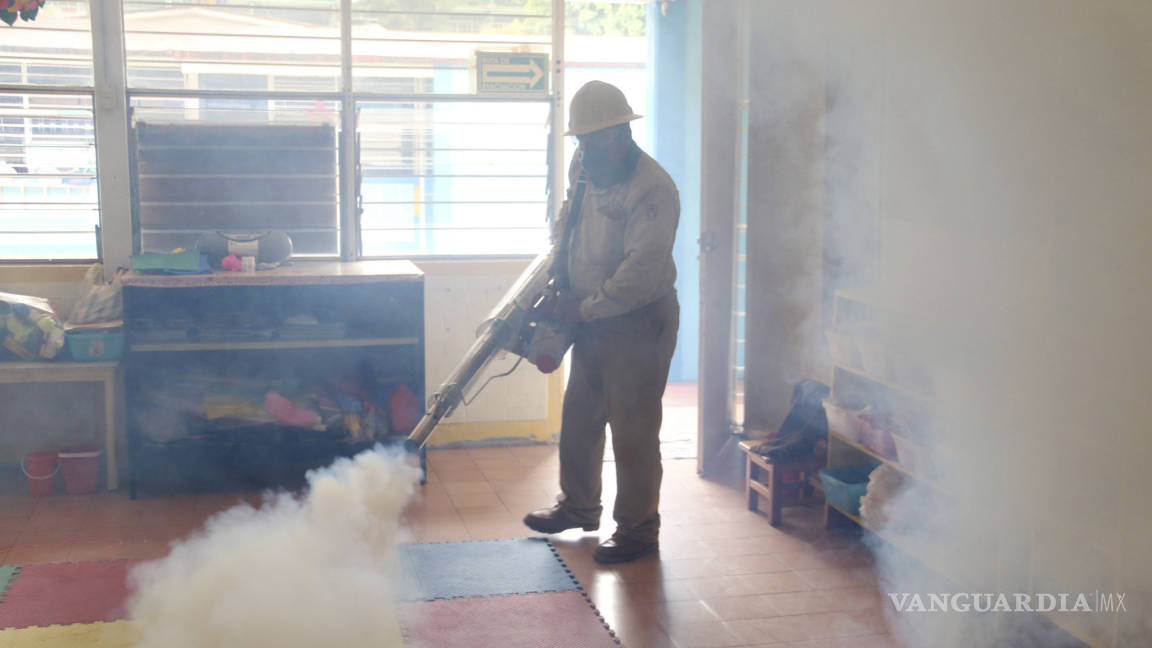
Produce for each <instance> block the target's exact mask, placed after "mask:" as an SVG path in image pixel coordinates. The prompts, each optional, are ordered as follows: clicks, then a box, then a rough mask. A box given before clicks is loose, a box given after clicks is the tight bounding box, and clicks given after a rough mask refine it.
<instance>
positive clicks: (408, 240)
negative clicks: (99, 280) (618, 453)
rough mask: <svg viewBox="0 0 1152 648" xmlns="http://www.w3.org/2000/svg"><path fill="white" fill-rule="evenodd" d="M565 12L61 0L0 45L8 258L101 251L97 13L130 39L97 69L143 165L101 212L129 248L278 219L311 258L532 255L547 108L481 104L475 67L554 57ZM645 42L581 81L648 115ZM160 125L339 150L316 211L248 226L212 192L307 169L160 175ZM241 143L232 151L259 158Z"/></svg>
mask: <svg viewBox="0 0 1152 648" xmlns="http://www.w3.org/2000/svg"><path fill="white" fill-rule="evenodd" d="M583 4H586V3H573V5H572V6H571V7H569V11H568V15H569V17H571V16H573V14H574V11H576V13H578V14H580V15H581V16H583V15H585V14H586V13H587V12H586V11H585V9H584V8H582V5H583ZM552 5H553V0H435V1H433V0H351V10H350V12H349V13H348V14H347V15H344V14H342V12H341V6H342V2H341V0H227V1H224V0H123V2H122V8H123V13H122V15H120V16H116V15H112V16H109V15H106V14H107V13H108V12H111V11H114V10H113V9H107V8H104V7H105V5H103V4H102V3H91V5H90V4H89V3H88V2H86V1H83V0H56V2H54V3H52V4H51V6H50V8H49V10H47V11H46V12H43V13H42V14H41V15H40V17H39V19H38V20H37V21H36V22H33V23H21V24H20V25H19V26H18V27H17V28H15V29H11V30H5V34H4V38H3V39H0V54H2V55H3V56H0V194H2V196H3V201H2V203H0V234H3V236H2V237H0V238H2V240H0V258H3V259H15V258H29V259H91V258H94V257H95V256H96V252H97V251H96V243H97V233H96V231H95V228H96V225H97V223H98V222H99V213H98V202H97V192H96V156H95V143H94V142H95V135H94V130H95V128H94V126H95V119H94V118H95V115H96V113H95V112H94V110H93V108H94V99H95V98H96V97H97V96H99V97H100V100H101V102H100V103H99V104H98V105H99V106H100V107H101V112H100V113H99V116H100V119H101V120H104V119H109V120H111V122H117V121H118V120H119V119H120V117H119V116H118V115H115V114H113V115H111V116H109V114H108V113H109V111H106V110H104V106H105V105H106V104H105V99H107V100H108V101H107V105H115V104H117V103H119V102H118V101H116V100H117V97H114V96H109V97H105V95H103V94H98V93H96V92H95V91H94V88H93V86H94V81H93V77H94V74H93V73H94V70H93V58H92V52H91V51H90V47H89V43H91V24H92V17H91V16H89V8H90V7H91V8H92V9H93V10H96V9H97V8H100V9H99V11H100V12H101V13H100V14H99V15H98V16H96V18H97V21H96V22H97V23H100V24H105V25H109V26H110V27H111V28H113V29H115V28H119V27H120V26H121V25H122V27H123V30H124V31H123V42H124V48H123V50H122V51H121V50H119V48H115V49H116V51H113V48H107V49H104V50H101V53H102V54H104V55H106V56H107V58H108V65H104V60H103V58H102V59H101V66H102V67H101V68H100V70H99V71H103V70H113V71H114V70H118V69H120V66H121V65H122V66H123V69H124V71H125V76H124V82H125V90H126V101H125V102H124V104H125V105H126V107H127V114H124V115H123V119H124V120H126V121H128V122H129V123H130V124H132V126H133V129H132V130H130V133H129V142H127V145H128V146H127V148H125V147H124V143H117V145H118V150H113V149H107V150H105V156H106V157H111V158H112V162H110V163H113V164H116V163H118V162H119V161H120V160H122V162H123V164H124V165H125V167H131V169H132V171H133V175H132V176H131V177H132V182H133V186H132V188H131V195H132V197H133V200H132V210H131V214H130V215H129V214H128V213H123V214H121V213H115V214H110V215H105V217H106V218H112V219H114V221H112V222H114V223H115V224H116V227H115V229H116V230H117V231H129V229H130V231H131V232H132V234H131V236H132V250H133V251H139V250H153V251H158V250H165V249H171V248H172V247H177V246H187V245H190V244H193V243H194V241H195V238H196V237H197V236H198V235H199V234H200V233H202V232H203V231H210V230H215V229H230V230H234V231H240V230H244V229H253V228H259V229H270V228H275V229H282V230H284V231H287V232H289V233H290V235H291V236H292V237H293V241H294V244H295V249H296V251H297V252H298V253H300V254H306V255H315V256H324V257H336V256H341V257H344V258H353V257H361V256H362V257H387V256H418V255H453V256H455V255H507V254H517V255H518V254H534V253H536V252H538V251H540V250H541V249H543V247H544V245H545V244H546V241H547V216H548V210H549V208H550V205H551V203H550V201H549V182H550V180H555V179H556V177H557V173H556V171H555V167H554V166H553V162H555V161H557V160H558V159H559V155H560V153H559V152H558V151H556V150H555V147H553V146H552V143H553V141H554V140H553V139H552V138H553V137H555V135H554V133H553V128H554V125H553V124H552V123H551V105H552V98H551V97H550V96H549V95H547V94H538V95H516V94H508V95H496V96H478V95H477V94H476V93H475V92H474V85H475V76H476V69H475V68H476V64H475V61H476V58H477V57H476V55H477V52H483V51H502V52H517V53H536V54H541V55H544V56H546V57H550V56H551V53H552V48H553V39H554V38H555V37H556V35H554V34H553V33H552V32H553V21H552V15H551V10H552ZM613 6H619V7H624V8H623V9H620V10H616V9H612V10H611V11H610V12H609V13H610V14H612V15H613V16H616V17H615V18H612V19H613V20H616V19H617V18H619V17H620V16H623V15H624V14H627V15H628V16H631V18H629V19H630V20H631V19H633V18H635V17H636V15H642V14H643V9H642V7H630V6H629V5H613ZM573 7H580V8H579V9H573ZM606 15H607V14H606ZM121 18H122V20H121ZM597 20H600V19H599V18H597ZM101 21H102V22H101ZM633 22H634V21H633ZM605 24H607V23H605ZM591 27H592V28H591V29H590V30H585V31H581V32H579V33H580V34H585V33H588V34H591V33H604V31H603V29H601V27H604V25H600V26H599V27H597V26H596V25H592V26H591ZM631 36H632V37H630V38H623V39H620V38H616V39H614V40H612V42H611V43H609V44H608V45H606V46H604V47H598V45H597V43H594V42H592V41H590V40H587V39H585V40H582V41H580V43H577V44H575V47H574V51H578V52H580V56H579V60H580V61H581V62H579V63H577V64H576V67H575V68H573V69H572V70H571V74H570V75H569V85H570V86H572V84H574V83H578V82H579V81H580V80H581V79H583V78H585V77H589V76H597V77H599V78H610V79H611V80H612V81H614V82H616V83H618V84H620V85H621V86H622V87H624V88H625V91H626V92H627V93H628V95H629V96H630V97H632V98H633V101H634V104H636V108H637V109H638V110H641V111H642V110H643V101H642V96H643V94H644V69H643V57H644V55H645V54H646V49H645V47H644V43H643V40H644V39H643V38H642V37H636V36H637V35H636V34H631ZM582 38H583V37H582ZM346 39H347V40H346ZM345 52H350V58H345V55H344V53H345ZM619 57H623V58H624V60H617V59H618V58H619ZM571 58H572V57H571V56H570V57H569V59H571ZM99 71H98V72H99ZM547 72H548V71H547V70H546V69H545V70H544V73H545V74H547ZM109 75H110V76H115V75H114V74H113V73H111V72H110V73H109ZM100 78H101V79H103V77H102V76H101V77H100ZM574 89H575V86H572V87H569V89H568V94H569V95H570V94H571V92H572V91H574ZM102 92H103V91H102ZM565 99H567V98H565ZM100 123H101V128H102V129H103V124H104V123H105V122H103V121H101V122H100ZM160 123H167V124H173V125H176V126H197V127H203V128H216V127H219V128H222V129H227V128H230V127H232V126H247V127H249V128H252V129H257V130H260V131H262V132H269V133H271V132H274V131H275V129H269V128H268V127H269V126H270V125H281V126H284V127H286V128H287V127H292V126H296V125H298V126H307V125H321V124H322V125H325V126H326V127H328V128H329V129H330V132H331V133H332V134H333V136H334V148H331V149H326V150H325V151H324V153H323V155H324V157H325V160H324V165H323V166H324V168H323V169H322V170H320V171H319V172H317V173H313V174H312V175H316V176H317V177H309V178H307V181H308V182H309V183H313V182H318V183H322V184H323V185H324V186H323V189H322V190H321V191H319V192H317V193H313V194H310V196H320V197H319V198H317V199H316V200H314V201H304V202H309V203H316V204H314V205H310V206H311V207H317V209H316V210H311V211H310V212H309V214H308V216H307V217H302V216H300V215H299V214H296V212H295V211H294V210H295V209H296V208H298V207H300V206H301V204H302V203H301V201H299V200H295V201H293V204H292V205H280V206H279V207H277V206H275V205H271V204H270V203H267V202H265V204H263V205H262V206H261V207H260V209H256V210H255V211H259V212H260V215H259V217H253V218H248V216H246V215H249V216H250V215H251V214H252V213H253V210H251V209H248V207H250V205H246V204H244V203H245V201H244V200H237V199H236V198H237V195H238V194H236V193H235V192H229V193H228V196H229V199H228V200H224V199H223V198H222V196H223V194H222V193H215V194H214V193H213V191H211V190H209V189H206V187H209V186H216V185H220V184H221V183H224V184H228V185H229V186H231V187H237V186H250V187H256V185H255V184H252V183H260V182H263V181H264V180H268V181H269V182H271V181H273V180H276V181H279V180H283V179H284V178H285V177H287V178H288V179H289V180H291V179H292V178H295V177H296V176H295V175H293V174H292V171H291V170H290V169H288V170H285V169H283V168H282V167H283V166H284V165H285V164H286V163H287V162H286V160H285V159H283V158H278V157H276V156H269V155H267V154H266V155H265V157H264V158H263V159H262V160H255V162H254V164H255V165H256V166H255V167H254V166H248V167H245V169H246V171H245V173H244V174H243V175H244V177H243V178H239V177H232V178H229V177H225V176H227V175H228V171H226V170H225V168H226V165H225V164H223V163H221V164H219V165H217V166H215V167H213V164H215V163H211V164H208V166H203V165H202V166H201V167H200V168H198V169H168V170H167V171H166V172H165V171H156V170H155V169H156V167H155V166H153V168H152V170H151V171H149V170H148V169H146V168H144V167H146V166H148V165H155V164H156V163H157V160H158V159H160V158H159V157H157V155H156V151H155V150H152V151H150V152H148V155H151V156H152V157H148V156H145V157H148V159H143V158H141V157H140V154H141V152H142V151H141V149H140V148H139V146H140V144H141V142H140V141H139V140H138V138H137V136H138V132H137V131H136V130H135V127H136V126H137V125H139V124H160ZM101 132H102V133H103V130H102V131H101ZM221 132H224V131H221ZM637 139H638V140H641V141H642V140H643V133H642V132H638V133H637ZM557 143H558V142H557ZM151 145H152V146H163V145H162V144H158V143H156V142H152V143H151ZM235 150H236V151H237V155H238V157H237V158H236V159H237V160H239V159H242V158H243V159H247V160H249V161H253V160H252V158H251V156H252V155H254V154H255V153H256V152H255V151H245V152H241V151H240V147H238V148H236V149H235ZM122 151H123V152H122ZM191 154H192V155H199V153H191ZM106 161H107V160H105V162H106ZM142 163H143V164H142ZM309 164H311V163H309ZM256 167H260V168H259V169H258V168H256ZM261 170H262V171H263V172H259V173H258V172H257V171H261ZM121 175H122V174H111V175H109V179H110V180H109V181H111V182H116V183H117V185H116V189H117V191H116V193H115V196H120V195H125V196H127V195H129V187H128V186H127V185H128V183H127V182H124V184H123V185H121V184H119V183H120V182H121V180H120V179H119V178H120V177H121ZM305 175H308V174H305ZM320 176H322V177H320ZM352 176H354V178H355V179H354V180H353V179H351V178H352ZM142 180H147V182H143V183H142V182H141V181H142ZM181 182H183V183H192V184H197V185H199V186H200V187H201V189H203V190H202V191H199V193H196V192H193V193H196V200H190V199H189V200H184V199H179V196H178V192H175V191H173V192H169V193H167V194H158V193H156V191H157V187H169V188H172V187H174V186H175V185H178V184H180V183H181ZM214 183H215V184H214ZM245 183H248V184H245ZM144 185H147V187H148V188H149V192H150V193H149V195H148V196H144V195H143V189H144ZM261 186H262V185H261ZM309 186H311V185H309ZM121 191H122V192H123V193H121ZM112 197H113V194H110V195H109V196H106V198H112ZM266 197H267V196H266ZM321 207H322V208H323V210H324V213H323V215H322V216H319V215H318V213H319V208H321ZM281 208H282V209H281ZM277 209H279V210H280V211H277ZM114 211H117V212H120V211H125V212H126V211H127V210H119V209H117V210H114ZM297 211H298V210H297ZM177 212H179V217H178V218H177V217H175V216H173V217H172V218H168V217H159V216H158V215H159V214H161V213H167V214H169V215H170V216H171V215H172V214H177ZM293 214H295V215H293ZM121 219H122V220H121ZM129 221H130V222H131V228H129ZM225 226H227V227H225ZM121 248H122V249H121V250H120V251H121V252H124V251H127V250H126V249H125V246H124V245H122V246H121Z"/></svg>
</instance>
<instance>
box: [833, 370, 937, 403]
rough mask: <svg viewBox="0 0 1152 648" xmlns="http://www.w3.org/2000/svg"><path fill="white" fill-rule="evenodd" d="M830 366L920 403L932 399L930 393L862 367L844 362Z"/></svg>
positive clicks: (928, 401)
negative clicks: (893, 380)
mask: <svg viewBox="0 0 1152 648" xmlns="http://www.w3.org/2000/svg"><path fill="white" fill-rule="evenodd" d="M832 367H833V368H834V369H836V370H838V371H843V372H844V373H848V374H852V375H853V376H856V377H858V378H862V379H864V380H867V381H869V382H873V383H876V384H877V385H881V386H883V387H887V388H888V389H891V390H894V391H898V392H900V393H902V394H906V395H908V396H911V397H912V398H914V399H916V400H917V401H919V402H920V403H922V404H930V403H931V402H932V401H933V397H932V396H931V395H930V394H927V393H925V392H923V391H920V390H918V389H913V388H912V387H908V386H905V385H901V384H900V383H896V382H892V381H891V380H888V379H887V378H881V377H880V376H877V375H875V374H871V373H868V372H867V371H864V370H863V369H858V368H856V367H850V366H848V365H845V364H834V365H832Z"/></svg>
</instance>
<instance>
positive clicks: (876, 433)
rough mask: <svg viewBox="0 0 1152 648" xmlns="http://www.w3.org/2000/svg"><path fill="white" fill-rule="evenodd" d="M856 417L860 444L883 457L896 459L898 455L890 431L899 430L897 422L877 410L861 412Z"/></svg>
mask: <svg viewBox="0 0 1152 648" xmlns="http://www.w3.org/2000/svg"><path fill="white" fill-rule="evenodd" d="M857 419H858V420H859V422H860V445H862V446H864V447H865V448H868V449H869V450H871V451H872V452H875V453H876V454H878V455H880V456H881V457H884V458H885V459H891V460H893V461H898V460H899V457H900V455H899V453H898V452H897V451H896V442H895V440H893V438H892V433H893V432H896V433H899V432H900V430H901V429H902V428H901V427H900V426H899V424H898V423H896V421H895V420H894V419H893V418H892V417H890V416H887V415H885V414H882V413H877V412H865V413H862V414H860V416H859V417H857Z"/></svg>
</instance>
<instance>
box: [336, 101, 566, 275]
mask: <svg viewBox="0 0 1152 648" xmlns="http://www.w3.org/2000/svg"><path fill="white" fill-rule="evenodd" d="M358 107H359V114H360V127H359V133H360V146H361V149H360V164H361V169H362V171H361V183H360V191H361V200H362V208H363V214H362V215H361V226H360V227H361V232H362V242H361V244H362V246H363V250H364V254H365V255H366V256H384V255H403V256H411V255H426V254H447V255H467V254H484V253H489V254H534V253H537V252H539V251H541V250H542V249H544V247H545V246H546V245H547V242H548V230H547V219H546V215H547V207H548V201H547V196H548V168H549V167H548V135H549V131H548V104H546V103H539V102H535V103H515V102H479V101H477V102H471V101H455V102H428V103H419V104H415V103H385V102H364V103H361V104H358Z"/></svg>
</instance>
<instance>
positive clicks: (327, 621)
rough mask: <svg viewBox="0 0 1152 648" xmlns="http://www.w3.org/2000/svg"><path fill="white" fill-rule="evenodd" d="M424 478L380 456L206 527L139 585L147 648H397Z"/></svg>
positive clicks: (340, 464)
mask: <svg viewBox="0 0 1152 648" xmlns="http://www.w3.org/2000/svg"><path fill="white" fill-rule="evenodd" d="M419 477H420V473H419V469H417V468H415V467H414V466H412V465H411V463H410V460H409V459H408V458H407V457H406V456H404V455H403V454H402V453H400V452H399V451H388V450H385V449H382V448H377V449H376V450H374V451H368V452H364V453H361V454H360V455H357V456H356V457H354V458H352V459H341V460H338V461H337V462H336V463H335V464H333V465H332V466H330V467H328V468H325V469H323V470H320V471H317V472H314V473H312V474H311V475H310V476H309V488H308V491H307V493H306V494H305V495H303V496H300V497H297V496H293V495H290V494H286V493H279V494H274V495H269V496H268V498H267V500H266V501H265V502H264V504H263V506H261V507H260V508H253V507H251V506H247V505H240V506H237V507H235V508H232V509H230V510H228V511H225V512H223V513H221V514H219V515H217V516H216V517H214V518H212V519H210V520H209V521H208V523H207V524H206V526H205V528H204V529H203V530H202V531H200V532H198V533H197V534H195V535H193V536H191V537H189V538H188V539H187V540H184V541H182V542H180V543H179V544H178V545H176V546H175V547H174V548H173V550H172V552H171V554H169V555H168V557H166V558H164V559H161V560H158V561H155V562H152V563H146V564H143V565H141V566H140V567H138V568H137V569H135V570H134V571H133V573H132V575H131V584H132V586H133V591H134V595H133V597H132V599H131V601H130V603H129V617H130V618H131V619H132V621H133V622H134V625H135V627H136V629H137V630H138V631H139V634H140V642H139V644H138V645H139V646H140V647H141V648H181V647H185V646H186V647H189V648H191V647H193V646H195V647H197V648H204V647H208V646H218V647H224V646H227V647H229V648H245V647H254V646H277V647H278V648H292V647H299V648H305V647H308V648H313V647H315V646H328V645H332V646H384V647H387V646H401V645H403V644H402V641H401V634H400V628H399V625H398V623H397V619H396V613H395V605H394V603H395V598H394V592H393V583H394V582H395V581H394V578H393V572H392V559H393V557H394V555H395V547H396V541H397V534H398V533H399V525H400V514H401V511H402V509H403V507H404V505H405V503H406V502H407V501H408V499H409V497H410V496H411V494H412V493H413V488H414V485H415V484H416V483H417V481H418V480H419Z"/></svg>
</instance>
